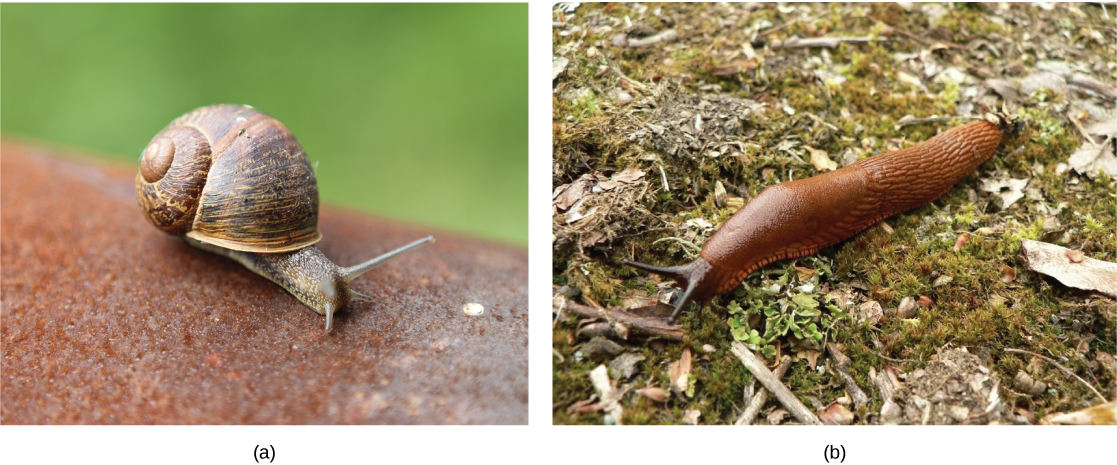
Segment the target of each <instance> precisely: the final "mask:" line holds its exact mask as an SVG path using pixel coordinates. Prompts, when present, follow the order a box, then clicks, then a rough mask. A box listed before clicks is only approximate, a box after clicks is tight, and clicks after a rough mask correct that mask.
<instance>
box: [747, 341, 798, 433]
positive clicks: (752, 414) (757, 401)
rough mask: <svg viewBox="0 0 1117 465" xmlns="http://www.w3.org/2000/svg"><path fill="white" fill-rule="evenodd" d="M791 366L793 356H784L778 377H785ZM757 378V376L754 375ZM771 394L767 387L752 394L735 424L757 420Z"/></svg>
mask: <svg viewBox="0 0 1117 465" xmlns="http://www.w3.org/2000/svg"><path fill="white" fill-rule="evenodd" d="M790 366H791V357H784V358H783V361H782V362H780V366H778V367H776V379H779V378H783V375H784V373H787V368H788V367H790ZM753 380H754V381H755V380H756V377H753ZM769 394H771V393H770V392H769V391H768V390H767V389H761V390H760V392H757V393H756V394H755V395H753V396H752V399H751V400H749V405H748V406H747V407H745V411H744V412H742V413H741V416H740V418H737V421H736V422H734V423H733V424H734V425H737V426H740V425H751V424H752V422H754V421H756V416H757V415H758V414H760V409H762V408H764V404H767V403H768V396H769Z"/></svg>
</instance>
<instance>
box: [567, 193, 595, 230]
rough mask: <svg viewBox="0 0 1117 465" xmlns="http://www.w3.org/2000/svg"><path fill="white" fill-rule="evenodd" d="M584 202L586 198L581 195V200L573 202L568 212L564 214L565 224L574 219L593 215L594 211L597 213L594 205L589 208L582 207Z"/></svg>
mask: <svg viewBox="0 0 1117 465" xmlns="http://www.w3.org/2000/svg"><path fill="white" fill-rule="evenodd" d="M585 203H586V198H584V197H583V198H582V199H581V200H579V201H578V203H575V204H574V205H573V207H572V208H571V209H570V213H567V215H566V224H571V223H574V222H576V221H579V220H583V219H585V218H589V217H591V216H593V214H594V213H597V207H596V206H593V207H590V208H589V209H583V208H582V207H584V206H585Z"/></svg>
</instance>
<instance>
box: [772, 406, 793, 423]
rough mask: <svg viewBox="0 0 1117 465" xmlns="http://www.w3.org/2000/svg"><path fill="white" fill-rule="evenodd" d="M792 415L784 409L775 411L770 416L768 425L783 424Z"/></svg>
mask: <svg viewBox="0 0 1117 465" xmlns="http://www.w3.org/2000/svg"><path fill="white" fill-rule="evenodd" d="M790 415H791V414H790V413H788V412H787V410H784V409H782V408H778V409H775V410H773V411H772V413H769V414H768V424H769V425H778V424H780V423H783V421H784V420H785V419H787V417H788V416H790Z"/></svg>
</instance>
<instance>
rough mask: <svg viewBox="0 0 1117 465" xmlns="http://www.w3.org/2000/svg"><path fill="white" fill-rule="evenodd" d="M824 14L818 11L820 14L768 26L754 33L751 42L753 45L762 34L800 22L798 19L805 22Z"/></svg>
mask: <svg viewBox="0 0 1117 465" xmlns="http://www.w3.org/2000/svg"><path fill="white" fill-rule="evenodd" d="M826 15H827V13H820V14H817V15H814V16H811V17H809V18H806V19H803V18H795V19H793V20H791V21H788V22H786V23H783V24H781V25H779V26H776V27H770V28H768V29H765V30H763V31H761V32H759V33H757V34H756V38H755V39H753V42H752V43H753V45H758V44H757V41H756V39H759V38H761V37H764V36H766V35H768V34H771V33H773V32H776V31H779V30H781V29H784V28H786V27H788V26H790V25H792V24H795V23H798V22H800V21H802V22H805V23H809V22H811V21H814V20H817V19H819V18H821V17H823V16H826Z"/></svg>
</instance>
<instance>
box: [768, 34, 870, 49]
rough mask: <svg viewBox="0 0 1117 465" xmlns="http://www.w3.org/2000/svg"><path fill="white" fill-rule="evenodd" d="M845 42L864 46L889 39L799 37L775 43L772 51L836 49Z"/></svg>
mask: <svg viewBox="0 0 1117 465" xmlns="http://www.w3.org/2000/svg"><path fill="white" fill-rule="evenodd" d="M843 42H849V43H857V44H862V43H867V42H888V39H884V38H873V37H808V38H806V39H800V38H798V37H791V38H789V39H787V40H785V41H783V42H773V43H772V50H777V49H781V48H811V47H825V48H834V47H837V46H838V45H841V44H842V43H843Z"/></svg>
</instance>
